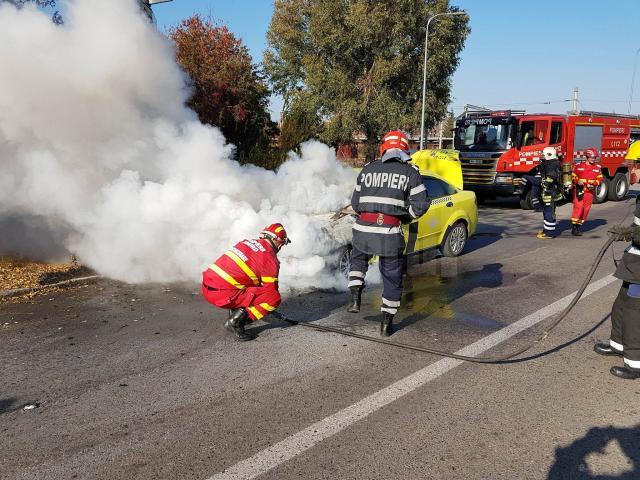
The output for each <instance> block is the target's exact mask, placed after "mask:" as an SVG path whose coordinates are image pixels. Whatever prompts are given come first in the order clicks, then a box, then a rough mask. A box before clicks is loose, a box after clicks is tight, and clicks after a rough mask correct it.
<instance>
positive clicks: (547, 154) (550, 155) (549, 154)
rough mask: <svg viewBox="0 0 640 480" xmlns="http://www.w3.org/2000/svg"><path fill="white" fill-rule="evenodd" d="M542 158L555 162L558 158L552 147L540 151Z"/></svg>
mask: <svg viewBox="0 0 640 480" xmlns="http://www.w3.org/2000/svg"><path fill="white" fill-rule="evenodd" d="M542 158H543V159H545V160H555V159H557V158H558V154H557V153H556V149H555V148H553V147H544V148H543V149H542Z"/></svg>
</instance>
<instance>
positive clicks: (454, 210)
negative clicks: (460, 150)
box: [328, 150, 478, 274]
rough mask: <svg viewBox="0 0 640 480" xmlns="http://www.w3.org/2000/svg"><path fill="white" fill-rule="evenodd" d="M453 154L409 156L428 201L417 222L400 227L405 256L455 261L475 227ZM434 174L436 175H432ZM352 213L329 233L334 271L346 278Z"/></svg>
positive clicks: (474, 210) (337, 218) (471, 197)
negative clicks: (433, 255) (436, 254)
mask: <svg viewBox="0 0 640 480" xmlns="http://www.w3.org/2000/svg"><path fill="white" fill-rule="evenodd" d="M457 155H458V154H457V152H455V151H453V150H421V151H419V152H416V153H414V154H413V155H412V160H411V162H412V163H413V164H415V165H417V166H418V168H419V169H420V174H421V175H422V181H423V183H424V186H425V187H426V189H427V195H428V197H429V198H430V199H431V206H430V207H429V210H427V213H425V214H424V215H423V216H422V217H420V218H419V219H418V220H416V221H414V222H412V223H410V224H408V225H403V227H402V228H403V231H404V235H405V240H406V243H407V248H406V253H407V254H408V255H411V254H414V253H421V252H425V251H428V250H436V249H437V250H439V251H440V253H441V254H442V255H444V256H446V257H457V256H458V255H460V254H461V253H462V252H463V251H464V248H465V246H466V244H467V241H468V240H469V238H470V237H471V236H472V235H473V234H474V233H475V231H476V228H477V226H478V203H477V200H476V195H475V193H474V192H472V191H467V190H462V169H461V166H460V161H459V160H458V156H457ZM436 172H437V173H436ZM354 219H355V213H354V212H353V210H351V208H350V207H347V209H343V210H342V211H340V212H338V213H337V214H335V215H334V216H333V218H332V224H331V225H330V227H329V229H328V230H329V231H330V233H331V234H332V235H333V237H334V238H335V239H339V242H340V243H342V244H343V245H344V246H343V250H342V251H341V252H340V254H339V260H338V267H339V269H340V271H341V272H343V273H344V274H347V273H348V271H349V266H350V263H351V262H350V261H351V226H352V225H353V222H354Z"/></svg>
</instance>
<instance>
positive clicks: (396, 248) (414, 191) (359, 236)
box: [348, 130, 430, 336]
mask: <svg viewBox="0 0 640 480" xmlns="http://www.w3.org/2000/svg"><path fill="white" fill-rule="evenodd" d="M380 156H381V157H380V159H379V160H376V161H374V162H371V163H368V164H367V165H365V166H364V168H363V169H362V172H360V174H359V175H358V181H357V184H356V187H355V190H354V191H353V196H352V197H351V206H352V207H353V209H354V210H355V212H356V213H357V214H358V219H357V220H356V223H355V224H354V226H353V252H352V257H351V271H350V272H349V289H350V291H351V296H352V302H351V304H350V305H349V308H348V311H349V312H352V313H357V312H359V311H360V300H361V294H362V289H363V288H364V278H365V275H366V273H367V269H368V266H369V260H371V257H373V256H374V255H378V256H379V257H380V273H381V274H382V281H383V291H382V306H381V310H382V320H381V322H380V334H381V335H383V336H389V335H391V333H392V322H393V317H394V315H395V314H396V313H397V312H398V308H399V307H400V298H401V297H402V287H403V285H402V275H403V271H404V264H405V257H404V248H405V241H404V235H403V233H402V229H401V228H400V225H401V224H403V223H409V222H411V221H413V220H415V219H417V218H419V217H421V216H422V215H424V214H425V212H426V211H427V209H428V208H429V205H430V200H429V199H428V198H427V192H426V189H425V186H424V185H423V183H422V176H421V175H420V173H419V171H418V169H417V167H415V166H414V165H411V164H409V163H407V162H408V161H409V160H410V159H411V157H410V156H409V140H408V139H407V137H406V136H405V134H404V133H402V132H401V131H399V130H396V131H392V132H389V133H387V134H386V135H385V136H384V137H383V139H382V144H381V145H380Z"/></svg>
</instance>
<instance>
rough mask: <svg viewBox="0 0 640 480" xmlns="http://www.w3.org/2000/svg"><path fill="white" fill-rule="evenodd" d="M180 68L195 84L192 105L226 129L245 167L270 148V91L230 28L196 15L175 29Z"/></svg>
mask: <svg viewBox="0 0 640 480" xmlns="http://www.w3.org/2000/svg"><path fill="white" fill-rule="evenodd" d="M169 37H170V38H171V39H172V40H173V42H174V43H175V45H176V59H177V61H178V64H180V66H182V68H183V69H184V70H185V71H186V72H187V74H188V75H189V77H190V78H191V81H192V88H193V94H192V96H191V98H190V100H189V102H188V106H189V107H190V108H192V109H193V110H194V111H195V112H196V113H197V114H198V117H199V119H200V121H201V122H202V123H206V124H210V125H215V126H217V127H219V128H220V129H221V130H222V133H224V135H225V137H226V138H227V141H229V142H231V143H233V144H235V145H236V146H237V148H238V159H239V160H240V161H241V162H244V161H252V162H254V163H260V162H259V159H256V157H257V155H256V151H258V152H265V151H266V150H268V149H269V144H270V141H271V137H272V136H273V135H274V134H275V132H276V126H275V124H274V123H273V122H272V121H271V119H270V116H269V111H268V108H267V107H268V102H269V94H270V92H269V89H268V88H267V86H266V85H265V82H264V81H263V77H262V73H261V72H260V71H259V70H258V69H257V67H256V66H255V65H254V64H253V63H252V60H251V56H250V55H249V51H248V50H247V47H246V46H244V45H243V44H242V41H241V40H240V39H238V38H236V37H235V36H234V35H233V33H231V32H230V31H229V29H228V28H227V27H226V26H223V25H217V24H216V23H214V22H213V21H212V20H211V19H210V18H209V19H203V18H201V17H200V16H199V15H197V14H196V15H194V16H192V17H190V18H187V19H186V20H183V21H182V22H180V24H179V25H178V26H177V27H175V28H173V29H171V30H170V32H169Z"/></svg>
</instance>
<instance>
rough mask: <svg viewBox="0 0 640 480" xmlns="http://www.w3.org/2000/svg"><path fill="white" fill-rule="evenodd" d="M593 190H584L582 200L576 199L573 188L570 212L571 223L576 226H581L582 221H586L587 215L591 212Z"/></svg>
mask: <svg viewBox="0 0 640 480" xmlns="http://www.w3.org/2000/svg"><path fill="white" fill-rule="evenodd" d="M594 192H595V190H587V189H586V188H585V189H584V195H583V196H582V200H581V199H579V198H578V196H577V195H576V192H575V188H574V191H573V212H571V223H574V224H576V225H582V224H583V223H584V221H585V220H586V219H587V215H589V210H591V204H592V203H593V195H594Z"/></svg>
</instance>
